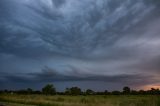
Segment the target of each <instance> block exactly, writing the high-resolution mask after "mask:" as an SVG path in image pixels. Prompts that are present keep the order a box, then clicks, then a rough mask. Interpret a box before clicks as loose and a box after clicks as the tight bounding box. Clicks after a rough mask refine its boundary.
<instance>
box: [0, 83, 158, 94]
mask: <svg viewBox="0 0 160 106" xmlns="http://www.w3.org/2000/svg"><path fill="white" fill-rule="evenodd" d="M0 93H10V94H44V95H160V90H159V89H155V88H151V89H150V90H147V91H144V90H139V91H136V90H131V89H130V88H129V87H124V88H123V91H112V92H109V91H107V90H105V91H103V92H95V91H93V90H91V89H87V90H85V91H82V90H81V89H80V88H79V87H71V88H66V90H65V91H64V92H57V91H56V88H55V87H54V85H52V84H47V85H46V86H44V87H43V88H42V90H41V91H35V90H32V89H31V88H27V89H24V90H16V91H13V90H1V91H0Z"/></svg>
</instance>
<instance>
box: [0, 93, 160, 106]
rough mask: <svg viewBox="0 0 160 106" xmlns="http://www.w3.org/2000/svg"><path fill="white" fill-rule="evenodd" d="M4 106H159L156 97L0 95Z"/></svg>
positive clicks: (158, 100) (0, 101)
mask: <svg viewBox="0 0 160 106" xmlns="http://www.w3.org/2000/svg"><path fill="white" fill-rule="evenodd" d="M0 104H5V105H6V106H160V97H159V96H156V95H145V96H140V95H128V96H127V95H119V96H116V95H106V96H95V95H94V96H59V95H56V96H45V95H16V94H12V95H11V94H1V95H0Z"/></svg>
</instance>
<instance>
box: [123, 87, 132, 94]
mask: <svg viewBox="0 0 160 106" xmlns="http://www.w3.org/2000/svg"><path fill="white" fill-rule="evenodd" d="M130 92H131V89H130V88H129V87H127V86H126V87H124V88H123V93H124V94H130Z"/></svg>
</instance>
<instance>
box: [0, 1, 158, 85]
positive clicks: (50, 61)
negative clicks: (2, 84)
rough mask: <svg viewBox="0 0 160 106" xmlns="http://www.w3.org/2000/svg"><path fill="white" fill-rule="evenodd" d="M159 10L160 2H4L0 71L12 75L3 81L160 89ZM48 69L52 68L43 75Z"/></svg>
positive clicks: (0, 11) (0, 20)
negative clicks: (152, 85)
mask: <svg viewBox="0 0 160 106" xmlns="http://www.w3.org/2000/svg"><path fill="white" fill-rule="evenodd" d="M159 5H160V2H159V1H158V0H125V1H124V0H81V1H79V0H39V1H37V0H21V1H19V0H14V1H12V0H1V1H0V67H1V68H0V71H1V72H7V73H9V75H6V76H4V77H1V79H0V80H4V79H7V80H9V81H11V80H12V81H13V82H19V81H20V82H35V81H44V82H45V81H46V82H47V81H85V80H86V81H87V80H89V81H90V80H91V81H96V80H97V81H108V82H113V83H114V82H116V83H118V82H119V83H125V84H129V83H134V85H135V86H136V83H138V82H140V84H138V85H142V83H141V82H143V81H142V79H146V80H145V81H144V82H145V84H150V83H157V82H158V81H159V79H156V80H155V81H154V78H157V77H158V76H156V74H157V73H158V74H159V54H160V51H159V45H160V43H159V42H160V36H159V33H160V31H159V27H160V14H159V12H160V8H159V7H160V6H159ZM44 66H49V67H51V68H49V69H48V68H47V69H43V70H42V72H40V70H41V69H42V68H43V67H44ZM25 71H27V72H25ZM17 72H20V73H22V74H17V75H15V73H17ZM11 73H12V74H11ZM26 73H27V74H26ZM28 73H30V74H28ZM148 77H149V78H148ZM147 78H148V79H147ZM139 80H140V81H139ZM138 85H137V86H138Z"/></svg>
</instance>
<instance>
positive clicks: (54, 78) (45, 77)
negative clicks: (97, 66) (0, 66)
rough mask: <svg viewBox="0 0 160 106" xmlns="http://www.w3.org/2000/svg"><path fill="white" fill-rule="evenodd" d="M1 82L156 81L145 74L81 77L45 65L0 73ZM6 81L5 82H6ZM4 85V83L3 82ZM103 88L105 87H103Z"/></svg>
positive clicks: (149, 82)
mask: <svg viewBox="0 0 160 106" xmlns="http://www.w3.org/2000/svg"><path fill="white" fill-rule="evenodd" d="M0 81H1V82H3V83H4V82H8V83H11V82H12V83H25V84H26V85H29V86H30V85H32V84H34V83H35V84H38V83H39V82H41V83H51V82H72V81H88V82H93V81H95V82H96V81H102V82H105V83H117V84H118V83H119V84H122V85H123V86H125V85H129V86H142V85H146V84H153V83H155V82H156V81H155V80H154V77H153V76H146V75H127V74H123V75H113V76H105V75H96V76H95V75H88V76H85V77H83V76H82V75H79V76H77V75H70V76H66V75H63V74H60V73H58V72H57V71H54V70H53V69H50V68H48V67H46V68H45V69H43V70H42V72H39V73H28V74H22V73H21V74H20V73H19V74H18V75H16V74H7V73H1V79H0ZM8 83H7V84H8ZM4 85H5V84H4ZM104 89H105V88H104Z"/></svg>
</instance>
